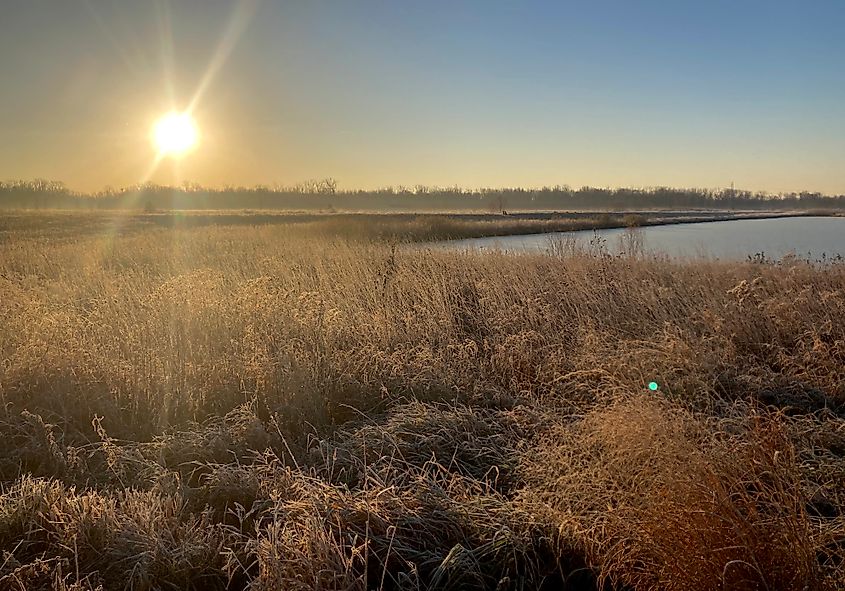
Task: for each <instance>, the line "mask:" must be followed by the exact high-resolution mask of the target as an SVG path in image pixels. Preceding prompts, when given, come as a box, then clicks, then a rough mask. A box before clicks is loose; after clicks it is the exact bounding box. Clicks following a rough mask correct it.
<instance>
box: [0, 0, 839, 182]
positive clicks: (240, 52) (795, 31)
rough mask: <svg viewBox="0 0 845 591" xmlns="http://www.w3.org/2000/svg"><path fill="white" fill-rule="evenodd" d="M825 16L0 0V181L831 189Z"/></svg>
mask: <svg viewBox="0 0 845 591" xmlns="http://www.w3.org/2000/svg"><path fill="white" fill-rule="evenodd" d="M843 31H845V2H843V1H842V0H827V1H825V0H804V1H798V0H795V1H785V0H767V1H762V0H732V1H727V0H710V1H706V2H705V1H701V2H687V1H682V0H674V1H673V0H665V1H657V0H641V1H637V2H633V1H630V0H627V1H626V0H597V1H594V2H569V1H539V0H525V1H521V2H518V1H510V2H504V1H499V0H486V1H448V0H447V1H441V0H433V1H429V2H404V1H394V2H390V1H387V0H382V1H376V0H358V1H355V2H351V1H342V0H337V1H328V0H324V1H321V0H290V1H280V0H279V1H273V0H264V1H258V0H244V1H240V2H239V1H236V0H231V1H223V0H169V1H168V0H149V1H138V0H110V1H105V0H2V3H0V79H2V80H3V86H2V90H0V179H30V178H47V179H54V180H61V181H64V182H65V183H67V184H68V185H69V186H70V187H71V188H74V189H79V190H97V189H100V188H102V187H104V186H107V185H111V186H124V185H130V184H134V183H137V182H141V181H144V180H151V181H153V182H158V183H165V184H173V183H181V182H183V181H192V182H197V183H200V184H204V185H211V186H221V185H226V184H232V185H254V184H275V183H279V184H283V185H288V184H295V183H297V182H299V181H302V180H305V179H309V178H321V177H327V176H331V177H334V178H336V179H337V180H338V182H339V185H340V187H341V188H357V187H361V188H371V187H379V186H385V185H400V184H403V185H414V184H418V183H420V184H429V185H455V184H457V185H462V186H472V187H477V186H487V187H499V186H517V185H518V186H532V187H533V186H542V185H553V184H569V185H572V186H581V185H594V186H655V185H671V186H681V187H725V186H728V185H730V183H731V182H734V183H736V186H737V187H742V188H748V189H752V190H767V191H773V192H776V191H792V190H803V189H807V190H813V191H821V192H825V193H835V194H842V193H845V35H843ZM192 104H193V115H194V118H195V119H196V121H197V124H198V126H199V130H200V135H201V137H200V144H199V145H198V147H197V149H196V150H194V151H193V152H192V153H190V154H188V155H186V156H185V157H184V158H182V159H170V158H167V159H164V160H163V161H161V162H160V163H159V164H158V166H157V167H155V168H154V167H153V164H154V161H155V159H156V150H155V148H154V146H153V145H152V142H151V128H152V126H153V125H154V123H155V121H156V119H157V118H158V117H159V116H161V115H162V114H163V113H165V112H167V111H169V110H171V109H176V110H181V109H185V108H187V107H189V106H190V105H192Z"/></svg>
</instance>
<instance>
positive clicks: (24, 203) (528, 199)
mask: <svg viewBox="0 0 845 591" xmlns="http://www.w3.org/2000/svg"><path fill="white" fill-rule="evenodd" d="M338 199H342V200H343V207H344V208H348V209H371V210H389V211H436V210H441V211H443V210H467V211H480V212H481V211H487V212H496V213H504V212H505V211H510V212H513V211H514V210H516V211H520V210H533V211H572V210H587V211H597V210H616V211H639V210H644V209H729V210H761V209H777V210H805V211H806V210H822V209H827V210H839V211H841V210H845V195H837V196H827V195H822V194H821V193H818V192H810V191H802V192H799V193H779V194H773V195H770V194H767V193H763V192H751V191H745V190H740V189H734V188H730V189H721V190H714V189H676V188H669V187H651V188H644V189H643V188H620V189H602V188H595V187H581V188H580V189H572V188H570V187H569V186H566V185H562V186H561V185H558V186H553V187H543V188H540V189H525V188H519V187H515V188H502V189H492V188H481V189H462V188H460V187H432V186H425V185H415V186H414V187H413V188H409V187H385V188H381V189H374V190H367V191H365V190H360V189H359V190H340V189H338V183H337V181H336V180H335V179H333V178H325V179H319V180H309V181H305V182H303V183H300V184H298V185H296V186H294V187H280V186H274V187H268V186H265V185H258V186H254V187H234V186H226V187H223V188H208V187H202V186H200V185H197V184H195V183H186V184H184V185H183V186H181V187H166V186H161V185H156V184H153V183H145V184H142V185H135V186H131V187H125V188H122V189H113V188H110V187H107V188H106V189H104V190H102V191H99V192H96V193H88V194H87V193H79V192H74V191H71V190H69V189H68V188H67V187H66V186H65V185H64V184H63V183H61V182H58V181H48V180H44V179H35V180H31V181H6V182H0V208H5V209H9V208H21V209H26V208H35V209H38V208H52V209H150V210H169V209H304V210H326V209H329V208H332V207H334V206H335V205H336V204H337V200H338Z"/></svg>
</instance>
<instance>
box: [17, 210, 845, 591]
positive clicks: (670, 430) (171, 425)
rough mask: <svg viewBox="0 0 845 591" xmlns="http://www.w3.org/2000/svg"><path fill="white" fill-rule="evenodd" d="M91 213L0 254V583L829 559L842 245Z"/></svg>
mask: <svg viewBox="0 0 845 591" xmlns="http://www.w3.org/2000/svg"><path fill="white" fill-rule="evenodd" d="M54 215H55V216H59V214H54ZM372 217H375V216H372ZM10 223H11V222H10ZM368 223H375V222H368ZM384 223H389V222H388V221H385V222H384ZM73 224H82V222H81V221H79V220H75V221H73ZM356 224H357V222H356ZM12 225H13V224H12ZM83 226H84V227H85V228H86V229H85V230H84V231H82V230H80V232H79V234H78V236H77V240H76V241H71V240H64V239H62V240H48V239H47V238H46V237H45V236H44V235H41V234H39V233H37V232H33V231H32V228H30V227H29V226H27V227H26V228H25V229H24V230H23V231H22V233H21V235H20V236H19V237H18V236H16V235H15V234H14V233H12V234H11V236H12V238H11V239H10V240H7V241H6V244H4V250H3V251H2V254H0V400H2V403H3V409H2V411H1V412H0V483H2V489H1V491H0V548H2V550H3V551H4V552H5V554H4V555H3V557H2V559H0V564H2V566H0V588H9V589H28V588H54V589H71V588H73V589H96V588H98V587H101V588H102V589H104V590H109V589H125V588H132V589H159V588H185V589H232V590H235V589H274V588H301V589H306V588H307V589H359V588H360V589H370V588H374V589H380V588H385V589H387V588H396V589H399V588H402V589H404V588H419V589H464V588H472V589H500V590H504V589H538V588H545V589H559V588H564V589H570V590H573V589H577V590H596V589H603V590H611V589H612V590H621V589H633V590H636V591H641V590H651V589H693V590H695V589H768V590H770V591H774V590H792V589H804V588H806V589H831V590H832V589H839V588H843V586H845V495H843V493H842V491H843V490H845V373H843V372H844V371H845V370H843V367H845V269H843V267H842V266H840V265H835V264H834V265H827V266H820V265H811V264H807V263H801V262H798V261H794V260H793V261H788V262H787V263H784V264H781V265H761V264H748V263H725V262H708V261H695V262H687V263H675V262H670V261H667V260H661V259H658V258H654V257H646V256H642V253H634V252H631V253H629V255H628V256H622V257H612V256H609V255H607V254H606V253H605V252H602V251H601V249H598V250H596V251H594V252H585V251H582V250H580V249H577V248H567V247H566V245H563V246H562V247H561V248H558V249H556V250H554V252H552V253H551V256H548V255H520V256H515V255H506V254H503V253H489V254H485V255H481V254H472V253H454V252H446V251H433V250H428V249H421V248H404V247H395V246H391V245H389V244H386V243H385V242H383V241H381V240H380V239H379V240H372V241H370V240H366V239H363V238H364V236H365V235H364V234H363V233H362V227H359V226H358V225H355V227H354V228H351V229H349V234H348V235H347V236H346V237H343V231H342V230H341V229H338V230H337V231H335V230H332V231H331V232H329V234H330V235H331V236H332V237H328V235H329V234H326V233H325V232H323V231H322V230H320V229H319V224H318V222H315V221H313V220H312V221H302V220H300V221H298V222H296V223H290V224H287V225H286V224H281V223H280V224H275V225H267V224H265V225H262V226H255V227H250V226H247V225H244V224H243V223H242V221H237V223H235V222H233V221H232V220H228V221H227V219H224V220H223V221H220V223H219V224H218V225H214V224H211V223H207V224H194V225H191V224H185V225H178V226H175V227H158V226H156V225H155V224H150V226H151V227H149V228H146V229H144V230H143V231H140V229H139V228H135V229H133V230H132V231H126V232H116V233H113V232H111V231H110V226H109V225H108V224H106V226H105V228H103V229H102V230H101V229H99V226H97V227H89V226H88V225H84V224H83ZM392 231H393V230H388V229H385V228H379V227H375V228H372V230H371V232H370V234H371V235H373V236H377V237H383V236H386V235H387V234H385V232H388V233H389V232H392ZM650 381H656V382H657V383H658V384H659V385H660V388H659V391H658V392H656V393H650V392H647V389H646V385H647V384H648V383H649V382H650ZM638 393H639V394H638Z"/></svg>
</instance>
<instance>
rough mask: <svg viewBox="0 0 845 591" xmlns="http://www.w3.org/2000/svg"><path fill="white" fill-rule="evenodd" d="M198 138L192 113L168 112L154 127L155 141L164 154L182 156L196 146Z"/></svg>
mask: <svg viewBox="0 0 845 591" xmlns="http://www.w3.org/2000/svg"><path fill="white" fill-rule="evenodd" d="M198 139H199V132H198V131H197V126H196V123H194V120H193V118H192V117H191V115H190V113H177V112H171V113H167V114H166V115H164V116H162V117H161V118H160V119H159V120H158V121H156V124H155V126H154V127H153V141H154V142H155V145H156V148H158V152H159V154H160V155H162V156H182V155H183V154H185V153H187V152H189V151H190V150H192V149H193V148H194V147H196V145H197V140H198Z"/></svg>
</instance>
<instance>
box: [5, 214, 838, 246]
mask: <svg viewBox="0 0 845 591" xmlns="http://www.w3.org/2000/svg"><path fill="white" fill-rule="evenodd" d="M814 215H816V216H817V215H826V216H836V215H840V214H839V213H837V212H835V211H817V210H804V211H762V212H761V211H756V212H749V211H709V212H705V211H627V212H615V213H609V212H600V211H580V212H536V211H535V212H514V213H511V214H509V215H500V214H478V213H458V212H451V213H436V214H431V213H307V212H279V211H259V212H256V211H249V210H245V211H238V212H220V211H187V212H182V211H169V212H159V213H141V212H137V211H131V210H126V211H118V212H114V211H107V212H91V211H88V212H74V211H64V210H53V211H34V210H16V211H7V212H5V213H4V214H3V215H2V216H0V244H2V242H3V240H9V239H20V238H43V239H51V240H77V239H78V238H79V237H80V236H90V235H104V234H108V235H111V236H123V235H130V234H135V233H138V232H146V231H149V230H155V229H158V228H171V229H180V230H186V229H189V228H199V227H205V226H278V225H282V226H286V227H289V226H296V228H297V231H298V232H299V233H302V234H309V235H311V236H320V237H324V238H334V239H337V238H342V239H350V240H358V241H368V242H372V241H388V242H393V243H399V242H426V241H434V240H450V239H460V238H481V237H485V236H509V235H515V234H539V233H543V232H569V231H575V230H593V229H605V228H624V227H629V226H655V225H663V224H679V223H695V222H705V221H725V220H735V219H766V218H776V217H801V216H814Z"/></svg>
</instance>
